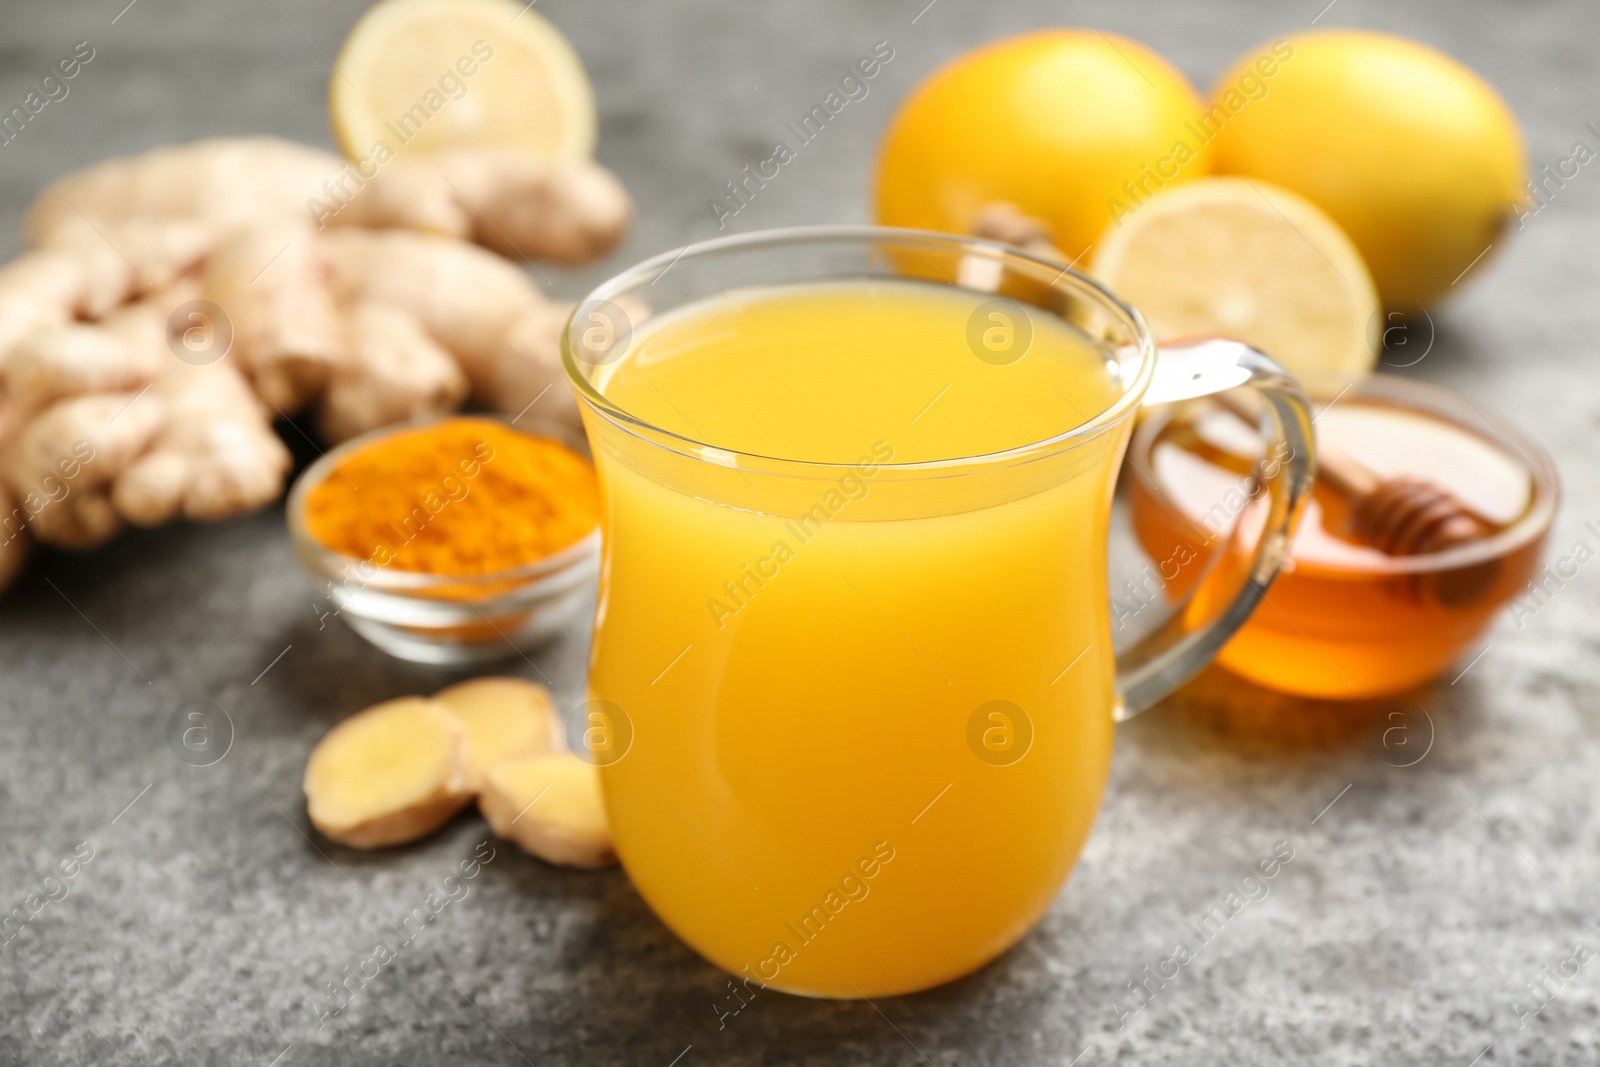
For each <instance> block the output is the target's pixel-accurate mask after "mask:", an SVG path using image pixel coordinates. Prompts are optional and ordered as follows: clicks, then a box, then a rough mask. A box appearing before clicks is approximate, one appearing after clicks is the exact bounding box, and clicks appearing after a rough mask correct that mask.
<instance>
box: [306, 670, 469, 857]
mask: <svg viewBox="0 0 1600 1067" xmlns="http://www.w3.org/2000/svg"><path fill="white" fill-rule="evenodd" d="M467 769H468V763H467V738H466V729H465V728H464V727H463V726H462V725H461V723H460V721H459V720H457V719H456V717H455V716H454V715H452V714H451V713H450V712H449V711H448V710H447V709H446V708H445V707H444V706H443V705H440V704H437V703H435V702H433V701H431V700H427V699H425V698H423V697H401V698H400V699H398V700H390V701H385V702H384V703H382V704H375V705H373V706H372V707H370V708H367V709H366V710H365V711H361V712H357V713H356V714H355V715H352V716H350V718H348V719H346V720H344V721H343V722H341V723H340V724H339V725H338V726H335V727H334V728H333V729H332V730H330V731H328V734H327V736H325V737H324V738H323V739H322V740H321V741H320V742H318V743H317V747H316V748H315V749H313V750H312V752H311V758H310V760H308V761H307V763H306V774H305V794H306V811H307V812H308V814H309V815H310V817H311V824H312V825H313V826H315V827H316V828H317V829H318V830H320V831H321V832H322V834H323V836H325V837H327V838H328V839H329V840H332V841H337V842H339V843H340V844H343V845H349V846H350V847H351V848H382V847H384V846H386V845H399V844H404V843H405V842H407V841H415V840H416V839H417V838H419V837H422V836H424V835H426V834H429V833H432V832H433V831H434V830H436V829H438V828H439V827H440V826H442V825H444V823H445V822H447V821H448V820H449V819H450V817H451V816H453V815H454V814H455V813H456V812H458V811H460V810H461V808H462V807H464V806H465V805H466V803H467V802H468V801H469V800H471V799H472V793H471V791H470V790H469V789H468V788H467Z"/></svg>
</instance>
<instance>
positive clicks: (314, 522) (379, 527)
mask: <svg viewBox="0 0 1600 1067" xmlns="http://www.w3.org/2000/svg"><path fill="white" fill-rule="evenodd" d="M599 514H600V502H599V490H598V486H597V483H596V480H595V473H594V467H593V465H592V463H591V462H590V459H589V450H588V445H587V443H586V442H585V440H584V438H583V435H582V433H581V432H579V431H578V430H576V429H572V428H569V427H567V426H565V425H562V424H557V423H549V422H538V421H534V420H531V419H527V418H523V419H521V420H519V421H517V422H516V424H515V425H513V424H512V423H510V422H507V421H504V420H500V419H495V418H492V417H487V416H484V417H478V416H452V417H447V418H441V419H432V420H427V421H423V422H418V423H410V424H405V425H400V426H391V427H386V428H384V429H381V430H376V431H374V432H372V433H369V434H365V435H363V436H361V437H357V438H355V439H354V440H351V441H348V442H346V443H345V444H343V445H340V446H339V447H338V448H335V449H334V450H332V451H331V452H329V453H327V454H326V455H325V456H323V457H322V458H321V459H319V460H317V461H316V462H315V463H313V464H312V465H311V466H310V467H308V468H306V470H305V472H304V473H303V474H301V476H300V477H299V479H298V480H297V481H296V482H295V485H294V488H293V489H292V490H291V491H290V493H289V503H288V520H289V532H290V537H291V539H292V540H293V542H294V549H295V554H296V556H297V557H298V558H299V560H300V564H301V566H302V567H303V568H304V569H305V571H306V574H307V575H308V576H309V577H310V579H311V581H312V583H313V584H314V585H315V586H316V587H317V589H318V591H319V592H320V593H322V595H323V597H324V599H325V601H326V603H325V605H324V607H325V609H326V612H327V614H328V615H332V616H336V617H338V618H340V619H343V620H344V621H345V622H346V623H348V624H349V625H350V627H351V629H353V630H355V631H356V632H357V633H358V634H360V635H361V636H362V637H364V638H366V639H367V640H368V641H370V642H372V643H373V644H374V645H376V646H378V647H379V648H381V649H383V650H384V651H385V652H388V653H389V654H390V655H393V656H397V657H399V658H401V659H405V660H410V661H412V662H416V663H431V664H439V665H456V664H467V663H482V662H486V661H489V660H495V659H501V658H505V657H510V656H516V655H518V654H520V653H521V652H522V651H523V650H525V649H527V648H530V647H533V646H534V645H537V644H539V643H541V642H543V641H546V640H548V639H550V638H552V637H554V636H555V635H556V634H558V633H559V632H561V631H562V630H564V629H565V628H567V627H568V626H569V625H570V624H572V623H573V622H574V620H576V619H577V617H578V615H579V614H580V613H581V612H582V611H583V610H584V608H585V607H586V606H587V605H588V603H589V598H590V597H591V595H592V592H593V589H594V584H595V579H596V576H597V575H598V573H599V554H600V531H599ZM319 610H320V609H319Z"/></svg>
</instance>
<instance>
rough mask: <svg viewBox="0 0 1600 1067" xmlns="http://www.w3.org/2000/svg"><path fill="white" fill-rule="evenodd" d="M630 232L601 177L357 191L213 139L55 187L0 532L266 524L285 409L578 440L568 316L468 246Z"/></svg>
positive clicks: (22, 263)
mask: <svg viewBox="0 0 1600 1067" xmlns="http://www.w3.org/2000/svg"><path fill="white" fill-rule="evenodd" d="M352 182H354V183H355V184H356V185H357V186H358V188H356V189H350V188H348V186H349V185H350V183H352ZM330 204H331V205H334V206H332V207H330ZM630 215H631V207H630V205H629V202H628V198H627V194H626V193H625V192H624V191H623V189H622V187H621V186H620V184H618V183H617V181H616V179H615V178H614V177H612V176H611V175H610V173H609V172H607V171H606V170H605V169H604V168H602V167H600V166H599V165H597V164H594V163H591V162H587V161H585V162H574V163H565V164H560V165H550V164H545V163H542V162H539V161H537V160H535V159H532V158H530V157H527V156H523V155H519V154H518V153H517V152H515V151H510V150H500V149H496V150H458V151H454V152H447V153H443V154H441V155H439V156H435V157H430V158H426V159H420V160H416V161H395V162H394V163H393V164H392V165H390V166H388V167H385V168H380V169H379V171H378V172H377V174H376V175H374V176H371V177H363V176H361V175H359V174H358V173H357V172H355V171H354V170H352V169H351V168H350V167H349V166H348V165H346V164H345V163H344V162H343V161H342V160H340V159H338V158H337V157H335V156H332V155H329V154H328V153H325V152H321V151H318V150H316V149H313V148H308V147H306V146H303V145H297V144H293V143H291V142H287V141H281V140H277V139H274V138H270V137H249V138H214V139H210V140H204V141H197V142H194V143H192V144H186V145H178V146H173V147H167V148H159V149H155V150H153V151H150V152H146V153H143V154H141V155H135V156H128V157H124V158H119V159H112V160H107V161H105V162H103V163H100V164H97V165H95V166H91V167H88V168H86V169H84V170H81V171H78V172H76V173H74V174H69V175H66V176H64V177H61V178H58V179H56V180H55V181H54V182H52V183H51V184H50V185H49V186H47V188H46V189H45V190H44V191H43V192H42V193H41V194H40V195H39V197H38V198H37V199H36V200H35V201H34V203H33V205H32V207H31V208H30V209H29V211H28V213H27V217H26V220H25V223H24V229H25V234H26V237H27V239H28V242H29V244H30V245H31V246H32V248H31V250H30V251H28V252H25V253H24V254H22V255H21V256H19V257H17V258H16V259H15V260H13V261H12V262H11V263H10V264H8V265H5V266H3V267H0V490H4V491H6V492H7V494H8V496H9V497H10V498H11V499H10V500H9V501H8V503H9V504H10V508H9V509H8V510H7V512H6V513H5V515H4V516H3V517H0V518H3V519H4V521H5V522H6V523H8V524H10V525H11V526H16V527H17V528H19V529H21V528H26V529H27V530H28V533H29V535H30V537H31V538H32V539H34V540H38V541H41V542H45V543H49V544H54V545H59V546H63V547H71V548H89V547H92V546H94V545H96V544H99V543H100V542H102V541H104V540H106V539H107V538H110V537H112V536H114V535H115V534H116V533H117V532H118V530H120V529H121V528H122V527H123V525H124V524H126V523H134V524H137V525H156V524H159V523H162V522H166V521H169V520H170V519H173V518H177V517H180V516H181V517H187V518H191V519H197V520H206V521H209V520H213V519H220V518H226V517H228V516H229V515H233V514H238V513H240V512H243V511H248V510H251V509H253V508H256V507H260V506H262V505H263V504H265V503H267V502H269V501H271V500H272V499H274V498H276V496H277V495H278V494H279V493H280V492H281V490H282V483H283V478H284V476H285V474H286V473H287V472H288V469H289V458H288V453H287V452H286V450H285V449H284V448H283V446H282V444H281V443H280V442H278V441H277V440H276V439H275V438H274V437H273V435H272V432H271V420H272V416H273V415H291V416H292V415H294V414H295V413H296V412H297V411H300V410H303V409H306V408H313V409H314V410H315V412H316V418H317V423H318V427H319V430H320V431H321V432H322V433H323V434H324V435H325V436H326V437H327V438H328V439H329V440H330V441H334V442H337V441H339V440H343V439H345V438H348V437H351V436H354V435H357V434H360V433H364V432H366V431H368V430H371V429H376V428H378V427H380V426H383V425H387V424H390V423H394V422H400V421H407V420H411V419H416V418H422V417H426V416H430V415H438V414H446V413H448V412H450V411H453V410H454V409H455V408H456V407H458V406H459V405H461V404H462V403H463V402H464V401H466V400H467V399H469V398H470V399H472V400H474V401H475V402H476V403H478V404H480V405H483V406H485V407H488V408H491V409H493V410H498V411H501V412H504V413H507V414H520V413H521V412H523V411H524V410H525V409H527V408H529V407H530V406H531V405H533V404H534V403H536V402H537V403H538V404H539V407H538V408H537V411H536V414H537V415H539V416H540V417H543V418H546V419H551V420H554V421H562V422H566V423H568V424H569V425H572V426H577V425H578V416H577V406H576V404H575V402H574V400H573V397H572V395H571V392H570V390H569V389H568V387H567V385H566V382H565V377H564V374H563V372H562V369H561V361H560V358H559V352H558V347H559V338H560V335H561V330H562V328H563V325H564V322H565V320H566V317H567V315H568V313H569V311H570V305H568V304H565V303H562V302H559V301H554V300H550V299H548V298H547V297H545V296H544V295H543V294H542V293H541V292H540V291H539V289H538V288H537V287H536V286H535V285H534V284H533V282H532V281H530V280H529V278H528V276H527V275H526V274H524V273H523V272H522V270H521V269H520V268H519V267H517V266H514V265H513V264H511V263H510V262H507V261H506V260H504V259H501V258H500V257H499V256H497V255H495V254H494V253H492V252H490V251H487V250H485V249H484V248H480V247H477V246H476V245H473V244H469V243H467V241H468V240H473V241H478V242H480V243H482V244H484V245H487V246H489V247H490V248H495V249H498V250H501V251H504V252H507V253H510V254H515V255H518V256H521V257H528V256H533V257H540V258H547V259H553V260H556V261H559V262H562V263H579V262H583V261H585V260H587V259H589V258H591V257H593V256H596V255H599V254H601V253H602V252H605V251H607V250H609V249H610V248H612V247H613V246H614V245H615V244H616V242H617V240H618V239H619V238H620V237H621V235H622V233H623V231H624V229H625V228H626V226H627V224H628V222H629V218H630ZM198 299H203V300H204V301H207V302H209V304H208V305H206V306H202V310H201V311H195V310H194V309H193V308H189V309H187V310H183V314H182V315H180V314H179V312H180V310H181V309H182V305H184V304H185V303H186V302H187V301H191V300H198ZM199 320H203V322H202V323H201V325H200V326H193V325H192V323H194V322H196V321H199ZM213 320H215V321H213ZM190 334H196V335H198V336H201V338H202V342H203V343H202V347H201V350H199V351H195V350H194V349H193V347H192V346H190V345H189V344H188V338H189V336H190ZM229 338H231V341H230V343H229V345H228V347H226V349H225V350H224V347H223V345H222V341H223V340H224V339H229ZM180 342H181V343H180ZM206 345H214V351H207V350H205V346H206ZM185 348H188V349H190V350H189V351H184V349H185ZM193 364H205V365H203V366H195V365H193ZM68 468H70V473H67V469H68ZM11 570H14V566H13V567H12V568H11ZM8 573H9V572H8V571H7V568H5V567H0V578H3V577H4V576H6V575H7V574H8ZM5 584H6V583H5V581H4V580H0V591H3V589H4V586H5Z"/></svg>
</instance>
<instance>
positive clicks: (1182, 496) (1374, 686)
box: [1128, 375, 1559, 700]
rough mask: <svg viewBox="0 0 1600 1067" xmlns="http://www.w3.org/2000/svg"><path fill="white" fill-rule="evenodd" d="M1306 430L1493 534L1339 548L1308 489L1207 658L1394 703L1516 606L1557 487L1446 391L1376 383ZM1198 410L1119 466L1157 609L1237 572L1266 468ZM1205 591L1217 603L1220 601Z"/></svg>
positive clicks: (1343, 532)
mask: <svg viewBox="0 0 1600 1067" xmlns="http://www.w3.org/2000/svg"><path fill="white" fill-rule="evenodd" d="M1315 428H1316V431H1317V437H1318V441H1319V443H1320V444H1321V445H1322V446H1326V447H1330V448H1337V449H1338V450H1339V451H1341V452H1343V453H1344V454H1345V455H1347V456H1350V457H1352V458H1354V459H1356V460H1358V461H1359V462H1360V463H1361V464H1362V465H1364V466H1365V467H1367V468H1368V469H1369V470H1371V471H1372V472H1374V473H1375V474H1377V475H1379V476H1380V477H1383V478H1393V477H1399V476H1410V477H1414V478H1422V479H1426V480H1428V481H1430V482H1432V483H1434V484H1435V485H1437V486H1439V487H1440V488H1442V489H1445V490H1447V491H1449V492H1451V493H1453V494H1454V495H1455V496H1456V497H1457V498H1458V499H1460V500H1461V501H1462V502H1463V503H1464V504H1466V505H1467V506H1468V507H1469V508H1470V509H1471V510H1472V511H1473V512H1474V513H1476V514H1477V515H1478V516H1479V517H1480V518H1482V519H1484V520H1486V521H1487V522H1488V524H1489V525H1490V526H1491V527H1492V529H1493V530H1494V532H1493V533H1492V534H1491V535H1490V536H1489V537H1487V538H1485V539H1484V540H1482V541H1478V542H1474V543H1471V544H1467V545H1462V546H1459V547H1456V548H1452V549H1450V550H1447V551H1444V552H1439V553H1435V554H1431V555H1421V556H1390V555H1387V554H1385V553H1383V552H1382V551H1379V550H1378V549H1375V548H1372V547H1370V546H1368V545H1365V544H1362V543H1360V542H1358V541H1357V540H1355V539H1354V537H1353V536H1352V535H1351V533H1350V530H1349V522H1348V517H1349V508H1348V504H1347V502H1346V500H1345V499H1344V498H1343V497H1341V496H1340V495H1339V494H1338V493H1336V492H1334V491H1333V490H1332V489H1331V488H1329V487H1328V486H1327V485H1323V484H1319V485H1317V487H1316V489H1315V492H1314V493H1313V497H1312V499H1311V501H1310V502H1309V504H1308V506H1307V508H1306V511H1305V514H1304V516H1303V517H1302V519H1301V524H1300V530H1299V532H1298V534H1297V535H1296V537H1295V540H1294V544H1293V548H1292V552H1291V559H1290V561H1289V563H1288V564H1287V565H1286V566H1285V567H1284V569H1283V572H1282V573H1281V575H1280V576H1279V578H1278V580H1277V582H1276V583H1274V584H1273V586H1272V587H1271V588H1270V589H1269V590H1268V591H1267V594H1266V598H1265V600H1264V601H1263V602H1262V604H1261V605H1260V606H1259V607H1258V608H1257V609H1256V611H1255V614H1254V615H1253V616H1252V617H1251V618H1250V620H1249V621H1248V622H1247V623H1246V624H1245V625H1244V627H1243V628H1241V629H1240V631H1239V632H1238V633H1237V634H1235V635H1234V637H1233V639H1232V640H1231V641H1229V643H1228V644H1227V645H1226V646H1225V647H1224V648H1223V650H1222V651H1221V653H1220V654H1219V655H1218V657H1217V661H1218V663H1220V664H1221V665H1222V666H1224V667H1225V668H1227V669H1228V670H1230V671H1232V672H1233V673H1235V674H1239V675H1242V676H1244V677H1246V678H1248V679H1250V680H1251V681H1253V682H1256V683H1258V684H1260V685H1263V686H1267V687H1269V688H1272V689H1278V690H1282V691H1285V692H1289V693H1294V694H1298V695H1302V696H1309V697H1319V698H1323V699H1333V700H1347V699H1352V700H1353V699H1360V698H1367V697H1373V696H1382V695H1386V694H1392V693H1397V692H1402V691H1404V690H1406V689H1409V688H1411V687H1412V686H1414V685H1417V684H1418V683H1420V682H1423V681H1425V680H1427V679H1428V678H1431V677H1433V676H1435V675H1437V674H1440V673H1441V672H1443V671H1445V670H1446V669H1447V668H1449V667H1450V666H1451V665H1452V663H1454V662H1455V661H1457V660H1458V659H1459V658H1460V657H1461V656H1462V655H1463V653H1465V652H1467V651H1468V650H1470V649H1471V648H1472V647H1473V646H1474V645H1475V644H1476V643H1477V642H1478V641H1479V640H1480V639H1481V638H1482V637H1483V635H1484V633H1485V632H1486V631H1487V630H1488V628H1489V626H1490V625H1491V624H1492V622H1493V621H1494V618H1495V616H1496V614H1497V612H1498V611H1499V609H1500V608H1501V607H1502V606H1503V605H1504V604H1505V603H1506V602H1507V601H1509V600H1511V599H1512V598H1514V597H1516V596H1518V595H1520V594H1521V593H1522V592H1523V591H1524V589H1525V587H1526V586H1527V584H1528V582H1529V581H1530V580H1531V579H1532V578H1533V576H1534V574H1535V572H1536V570H1537V568H1538V566H1539V559H1540V556H1541V554H1542V552H1543V548H1544V543H1545V538H1546V535H1547V533H1548V531H1549V527H1550V522H1551V520H1552V518H1553V517H1554V514H1555V508H1556V503H1557V499H1558V496H1559V491H1558V488H1557V484H1556V475H1555V470H1554V467H1553V465H1552V464H1551V462H1550V460H1549V458H1548V457H1547V456H1546V455H1545V454H1544V452H1543V450H1541V449H1540V448H1539V447H1538V446H1537V445H1536V444H1534V443H1533V442H1531V441H1529V440H1528V439H1527V438H1526V437H1524V436H1523V435H1522V434H1520V433H1519V432H1517V431H1516V430H1515V429H1513V428H1512V427H1510V426H1508V425H1506V424H1505V423H1504V422H1502V421H1500V420H1497V419H1494V418H1493V417H1491V416H1489V415H1487V414H1485V413H1484V412H1483V411H1482V410H1481V409H1479V408H1478V407H1477V406H1476V405H1475V404H1474V403H1473V402H1472V401H1471V400H1469V399H1467V398H1466V397H1464V396H1462V395H1461V394H1459V393H1457V392H1456V391H1454V390H1446V389H1439V388H1437V387H1433V386H1428V385H1424V384H1422V383H1418V382H1414V381H1410V380H1407V379H1401V378H1396V377H1391V376H1387V375H1377V376H1375V377H1373V378H1371V379H1369V380H1368V381H1367V382H1366V383H1364V384H1363V385H1361V386H1360V387H1358V388H1357V389H1352V390H1351V391H1349V392H1348V393H1346V394H1344V395H1343V396H1341V397H1338V398H1337V399H1336V400H1335V401H1334V402H1332V403H1330V404H1327V405H1326V406H1324V407H1323V408H1322V410H1321V412H1320V414H1319V415H1318V417H1317V421H1316V427H1315ZM1260 449H1261V445H1260V440H1259V438H1258V437H1257V436H1256V435H1255V433H1254V432H1253V431H1252V430H1251V429H1250V428H1249V427H1247V426H1245V425H1244V424H1242V423H1240V422H1239V421H1238V420H1237V419H1236V418H1235V417H1234V416H1232V415H1230V414H1228V413H1227V412H1224V411H1222V410H1220V409H1218V408H1216V407H1214V406H1210V405H1208V404H1207V403H1205V402H1203V401H1202V402H1196V403H1195V404H1192V405H1185V406H1179V407H1175V408H1173V409H1169V410H1167V411H1165V412H1162V413H1160V414H1158V415H1156V416H1154V417H1152V418H1151V419H1149V420H1147V421H1146V422H1145V423H1144V425H1143V426H1141V427H1140V430H1139V432H1138V434H1137V435H1136V437H1135V440H1134V442H1133V444H1132V446H1131V447H1130V449H1129V453H1128V458H1129V461H1130V462H1131V463H1133V464H1135V465H1136V466H1137V467H1138V468H1139V472H1140V474H1141V475H1142V477H1136V478H1133V479H1130V480H1129V481H1128V485H1129V487H1130V489H1129V491H1130V494H1131V504H1132V517H1133V525H1134V530H1135V532H1136V534H1137V536H1138V539H1139V542H1140V544H1141V546H1142V547H1143V549H1144V551H1145V553H1146V554H1147V555H1148V556H1149V557H1150V559H1151V560H1152V561H1153V564H1152V567H1153V570H1154V571H1155V572H1157V573H1159V575H1160V581H1161V583H1162V586H1163V590H1164V593H1165V596H1166V598H1167V599H1168V600H1169V601H1171V602H1174V603H1177V602H1180V601H1183V600H1184V599H1185V598H1186V597H1192V598H1193V602H1194V603H1195V604H1196V605H1197V606H1202V605H1203V604H1204V603H1205V602H1206V600H1207V599H1208V598H1209V596H1210V595H1211V594H1212V590H1213V587H1218V588H1220V587H1221V586H1223V585H1225V584H1226V583H1225V582H1224V581H1223V576H1224V575H1226V574H1229V573H1237V568H1238V567H1240V566H1242V561H1243V560H1244V559H1246V558H1247V557H1248V555H1249V553H1250V551H1251V550H1252V549H1253V547H1254V541H1255V538H1256V536H1257V531H1259V530H1260V527H1261V509H1262V508H1264V506H1265V499H1264V493H1262V492H1261V490H1260V488H1259V482H1258V478H1257V475H1258V473H1259V470H1260V465H1261V464H1262V462H1264V461H1268V462H1269V461H1270V457H1268V458H1264V457H1262V456H1260V454H1259V453H1260ZM1219 595H1220V594H1219Z"/></svg>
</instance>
